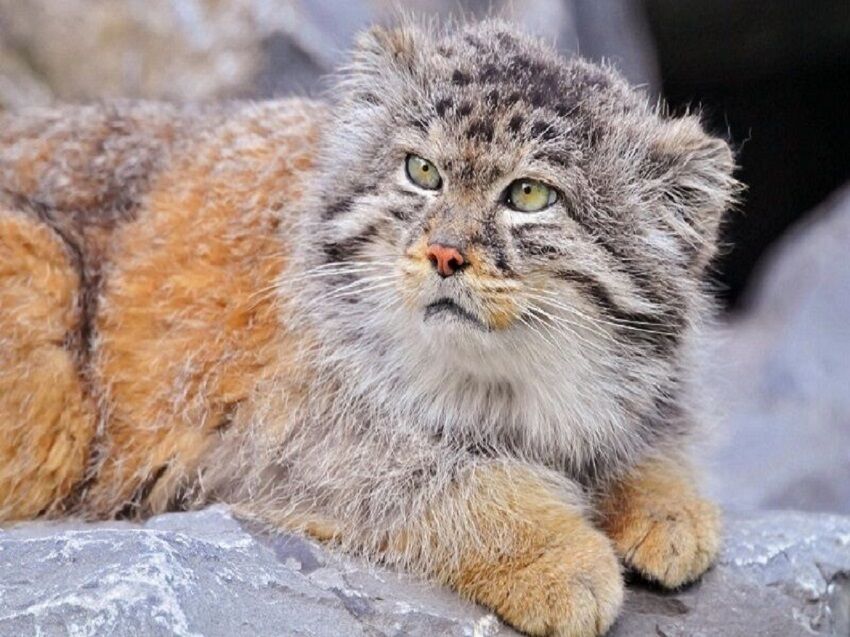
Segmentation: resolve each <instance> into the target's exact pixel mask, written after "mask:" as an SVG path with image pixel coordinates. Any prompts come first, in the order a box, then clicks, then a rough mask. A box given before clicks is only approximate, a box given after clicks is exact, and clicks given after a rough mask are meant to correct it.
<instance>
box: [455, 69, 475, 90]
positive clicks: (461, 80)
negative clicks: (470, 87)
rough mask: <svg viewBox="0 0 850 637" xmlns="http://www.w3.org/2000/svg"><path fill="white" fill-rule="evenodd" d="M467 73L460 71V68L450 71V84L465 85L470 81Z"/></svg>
mask: <svg viewBox="0 0 850 637" xmlns="http://www.w3.org/2000/svg"><path fill="white" fill-rule="evenodd" d="M470 81H471V80H470V78H469V75H467V74H466V73H464V72H463V71H461V70H460V69H455V70H454V72H453V73H452V84H454V85H455V86H466V85H467V84H469V83H470Z"/></svg>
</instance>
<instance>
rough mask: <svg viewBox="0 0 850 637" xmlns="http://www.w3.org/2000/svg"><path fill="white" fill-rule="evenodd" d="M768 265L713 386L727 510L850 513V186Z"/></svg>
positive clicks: (711, 378) (727, 342) (734, 327)
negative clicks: (716, 402) (718, 418)
mask: <svg viewBox="0 0 850 637" xmlns="http://www.w3.org/2000/svg"><path fill="white" fill-rule="evenodd" d="M808 219H809V220H808V221H806V222H804V223H803V224H802V225H801V226H799V227H797V228H796V229H794V230H792V231H791V232H790V233H789V234H788V236H786V237H785V238H784V239H783V240H782V241H780V243H779V244H778V245H777V247H776V248H775V249H774V250H773V252H772V254H771V255H770V256H769V258H768V259H767V260H766V261H765V263H763V264H762V268H761V276H759V277H757V280H756V283H755V285H754V287H753V293H752V296H751V298H750V304H749V309H748V310H747V311H746V313H745V314H744V315H743V316H740V317H738V318H737V319H736V320H734V321H733V322H732V323H730V324H729V325H728V326H727V334H726V338H725V339H724V342H723V343H722V345H721V346H720V350H719V352H718V355H717V357H716V364H715V365H713V366H712V367H713V369H711V370H710V372H709V373H708V374H707V378H706V379H705V380H704V383H703V384H704V385H705V386H707V387H714V391H713V392H712V393H714V394H715V395H716V400H717V401H718V403H720V404H719V407H720V411H721V413H723V412H725V415H722V416H721V419H720V427H719V430H718V436H717V440H716V441H715V442H716V443H717V444H716V445H715V446H714V449H713V452H712V458H711V463H710V464H711V467H710V471H709V475H710V476H712V478H713V481H714V485H713V491H714V494H715V495H716V497H718V499H720V500H721V501H722V502H723V503H724V505H725V506H726V507H727V508H733V509H739V510H744V509H754V508H764V509H776V508H780V509H801V510H807V511H832V512H840V513H850V258H848V248H850V186H848V187H845V188H844V189H843V190H841V191H839V192H837V193H836V194H835V195H833V196H832V197H831V198H830V200H829V201H828V202H826V203H825V204H824V205H823V206H821V207H820V208H819V209H818V210H816V211H815V212H814V213H813V214H812V215H811V216H810V217H809V218H808Z"/></svg>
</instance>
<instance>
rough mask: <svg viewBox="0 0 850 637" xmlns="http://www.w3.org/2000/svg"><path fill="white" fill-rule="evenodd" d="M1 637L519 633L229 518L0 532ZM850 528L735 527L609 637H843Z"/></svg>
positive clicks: (798, 524)
mask: <svg viewBox="0 0 850 637" xmlns="http://www.w3.org/2000/svg"><path fill="white" fill-rule="evenodd" d="M0 574H2V576H0V636H2V637H19V636H20V635H41V636H43V637H52V636H53V635H57V636H58V635H62V636H64V635H76V636H85V637H89V636H96V635H104V636H106V635H108V636H112V637H124V636H125V637H136V636H137V635H146V636H159V635H162V636H166V635H168V636H171V635H174V636H180V637H189V636H204V637H215V636H219V635H220V636H222V637H238V636H240V635H245V636H247V637H262V636H265V635H287V636H289V635H297V636H304V637H307V636H311V637H312V636H316V637H319V636H327V637H331V636H340V635H345V636H346V637H348V636H360V635H363V636H370V637H379V636H384V635H386V636H389V635H409V636H417V635H419V636H422V637H426V636H427V637H431V636H436V635H446V636H457V637H461V636H466V637H495V636H497V635H498V636H507V635H516V634H517V633H515V632H514V631H512V630H511V629H510V628H508V627H506V626H504V625H502V624H501V623H500V622H499V621H498V620H497V619H496V617H495V616H493V615H492V614H491V613H489V612H487V611H486V610H485V609H482V608H480V607H477V606H475V605H473V604H469V603H466V602H463V601H461V600H460V599H459V598H458V597H457V596H455V595H454V594H453V593H452V592H451V591H448V590H445V589H442V588H439V587H434V586H430V585H428V584H426V583H424V582H421V581H418V580H416V579H415V578H412V577H409V576H404V575H399V574H397V573H395V572H392V571H390V570H387V569H385V568H381V567H377V566H370V565H367V564H365V563H363V562H361V561H359V560H356V559H351V558H346V557H342V556H339V555H336V554H334V553H331V552H329V551H328V550H326V549H324V548H322V547H321V546H319V545H317V544H315V543H313V542H311V541H308V540H305V539H303V538H300V537H295V536H291V535H279V534H272V533H267V532H263V531H260V530H256V529H252V528H250V527H249V526H248V525H245V524H242V523H240V522H239V521H238V520H237V519H235V518H234V517H233V516H232V515H231V514H230V512H229V511H228V509H226V508H225V507H223V506H215V507H211V508H209V509H206V510H203V511H198V512H191V513H173V514H166V515H161V516H157V517H154V518H152V519H150V520H148V521H147V522H146V523H144V524H131V523H127V522H108V523H96V524H84V523H79V522H62V523H46V522H35V523H25V524H20V525H16V526H11V527H8V528H6V529H5V530H0ZM849 632H850V518H846V517H839V516H832V515H823V514H822V515H815V514H800V513H760V514H753V515H750V516H737V517H733V518H732V519H731V520H729V522H728V536H727V541H726V547H725V549H724V551H723V555H722V558H721V559H720V562H719V563H718V564H717V566H716V567H714V568H713V569H712V570H711V571H709V573H708V574H707V575H706V576H705V577H704V578H703V580H702V581H701V582H699V583H697V584H696V585H694V586H691V587H690V588H686V589H684V590H681V591H678V592H674V593H665V592H661V591H658V590H654V589H653V588H651V587H649V586H647V585H644V584H640V583H637V582H635V583H632V584H631V585H630V588H629V592H628V595H627V601H626V605H625V611H624V613H623V616H622V617H621V618H620V620H619V621H618V622H617V624H616V625H615V627H614V629H613V631H612V633H611V634H612V636H614V637H631V636H638V635H639V636H641V637H644V636H646V635H662V636H669V637H673V636H685V635H688V636H697V635H706V636H708V635H724V636H725V637H738V636H740V637H744V636H746V637H753V636H758V635H765V636H768V635H769V636H771V637H773V636H778V635H782V636H791V635H811V634H823V635H829V634H835V635H847V634H848V633H849Z"/></svg>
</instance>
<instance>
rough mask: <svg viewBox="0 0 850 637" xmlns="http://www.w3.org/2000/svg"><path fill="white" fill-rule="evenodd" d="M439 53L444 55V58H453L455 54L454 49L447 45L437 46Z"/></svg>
mask: <svg viewBox="0 0 850 637" xmlns="http://www.w3.org/2000/svg"><path fill="white" fill-rule="evenodd" d="M437 53H439V54H440V55H442V56H443V57H444V58H451V57H452V56H453V55H454V54H455V52H454V49H452V47H450V46H447V45H445V44H439V45H437Z"/></svg>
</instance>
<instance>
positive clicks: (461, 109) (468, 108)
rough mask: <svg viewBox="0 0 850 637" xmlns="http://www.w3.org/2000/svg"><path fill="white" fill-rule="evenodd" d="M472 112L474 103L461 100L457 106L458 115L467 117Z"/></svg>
mask: <svg viewBox="0 0 850 637" xmlns="http://www.w3.org/2000/svg"><path fill="white" fill-rule="evenodd" d="M471 112H472V104H471V103H469V102H461V103H460V106H458V107H457V114H458V117H466V116H467V115H469V114H470V113H471Z"/></svg>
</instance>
